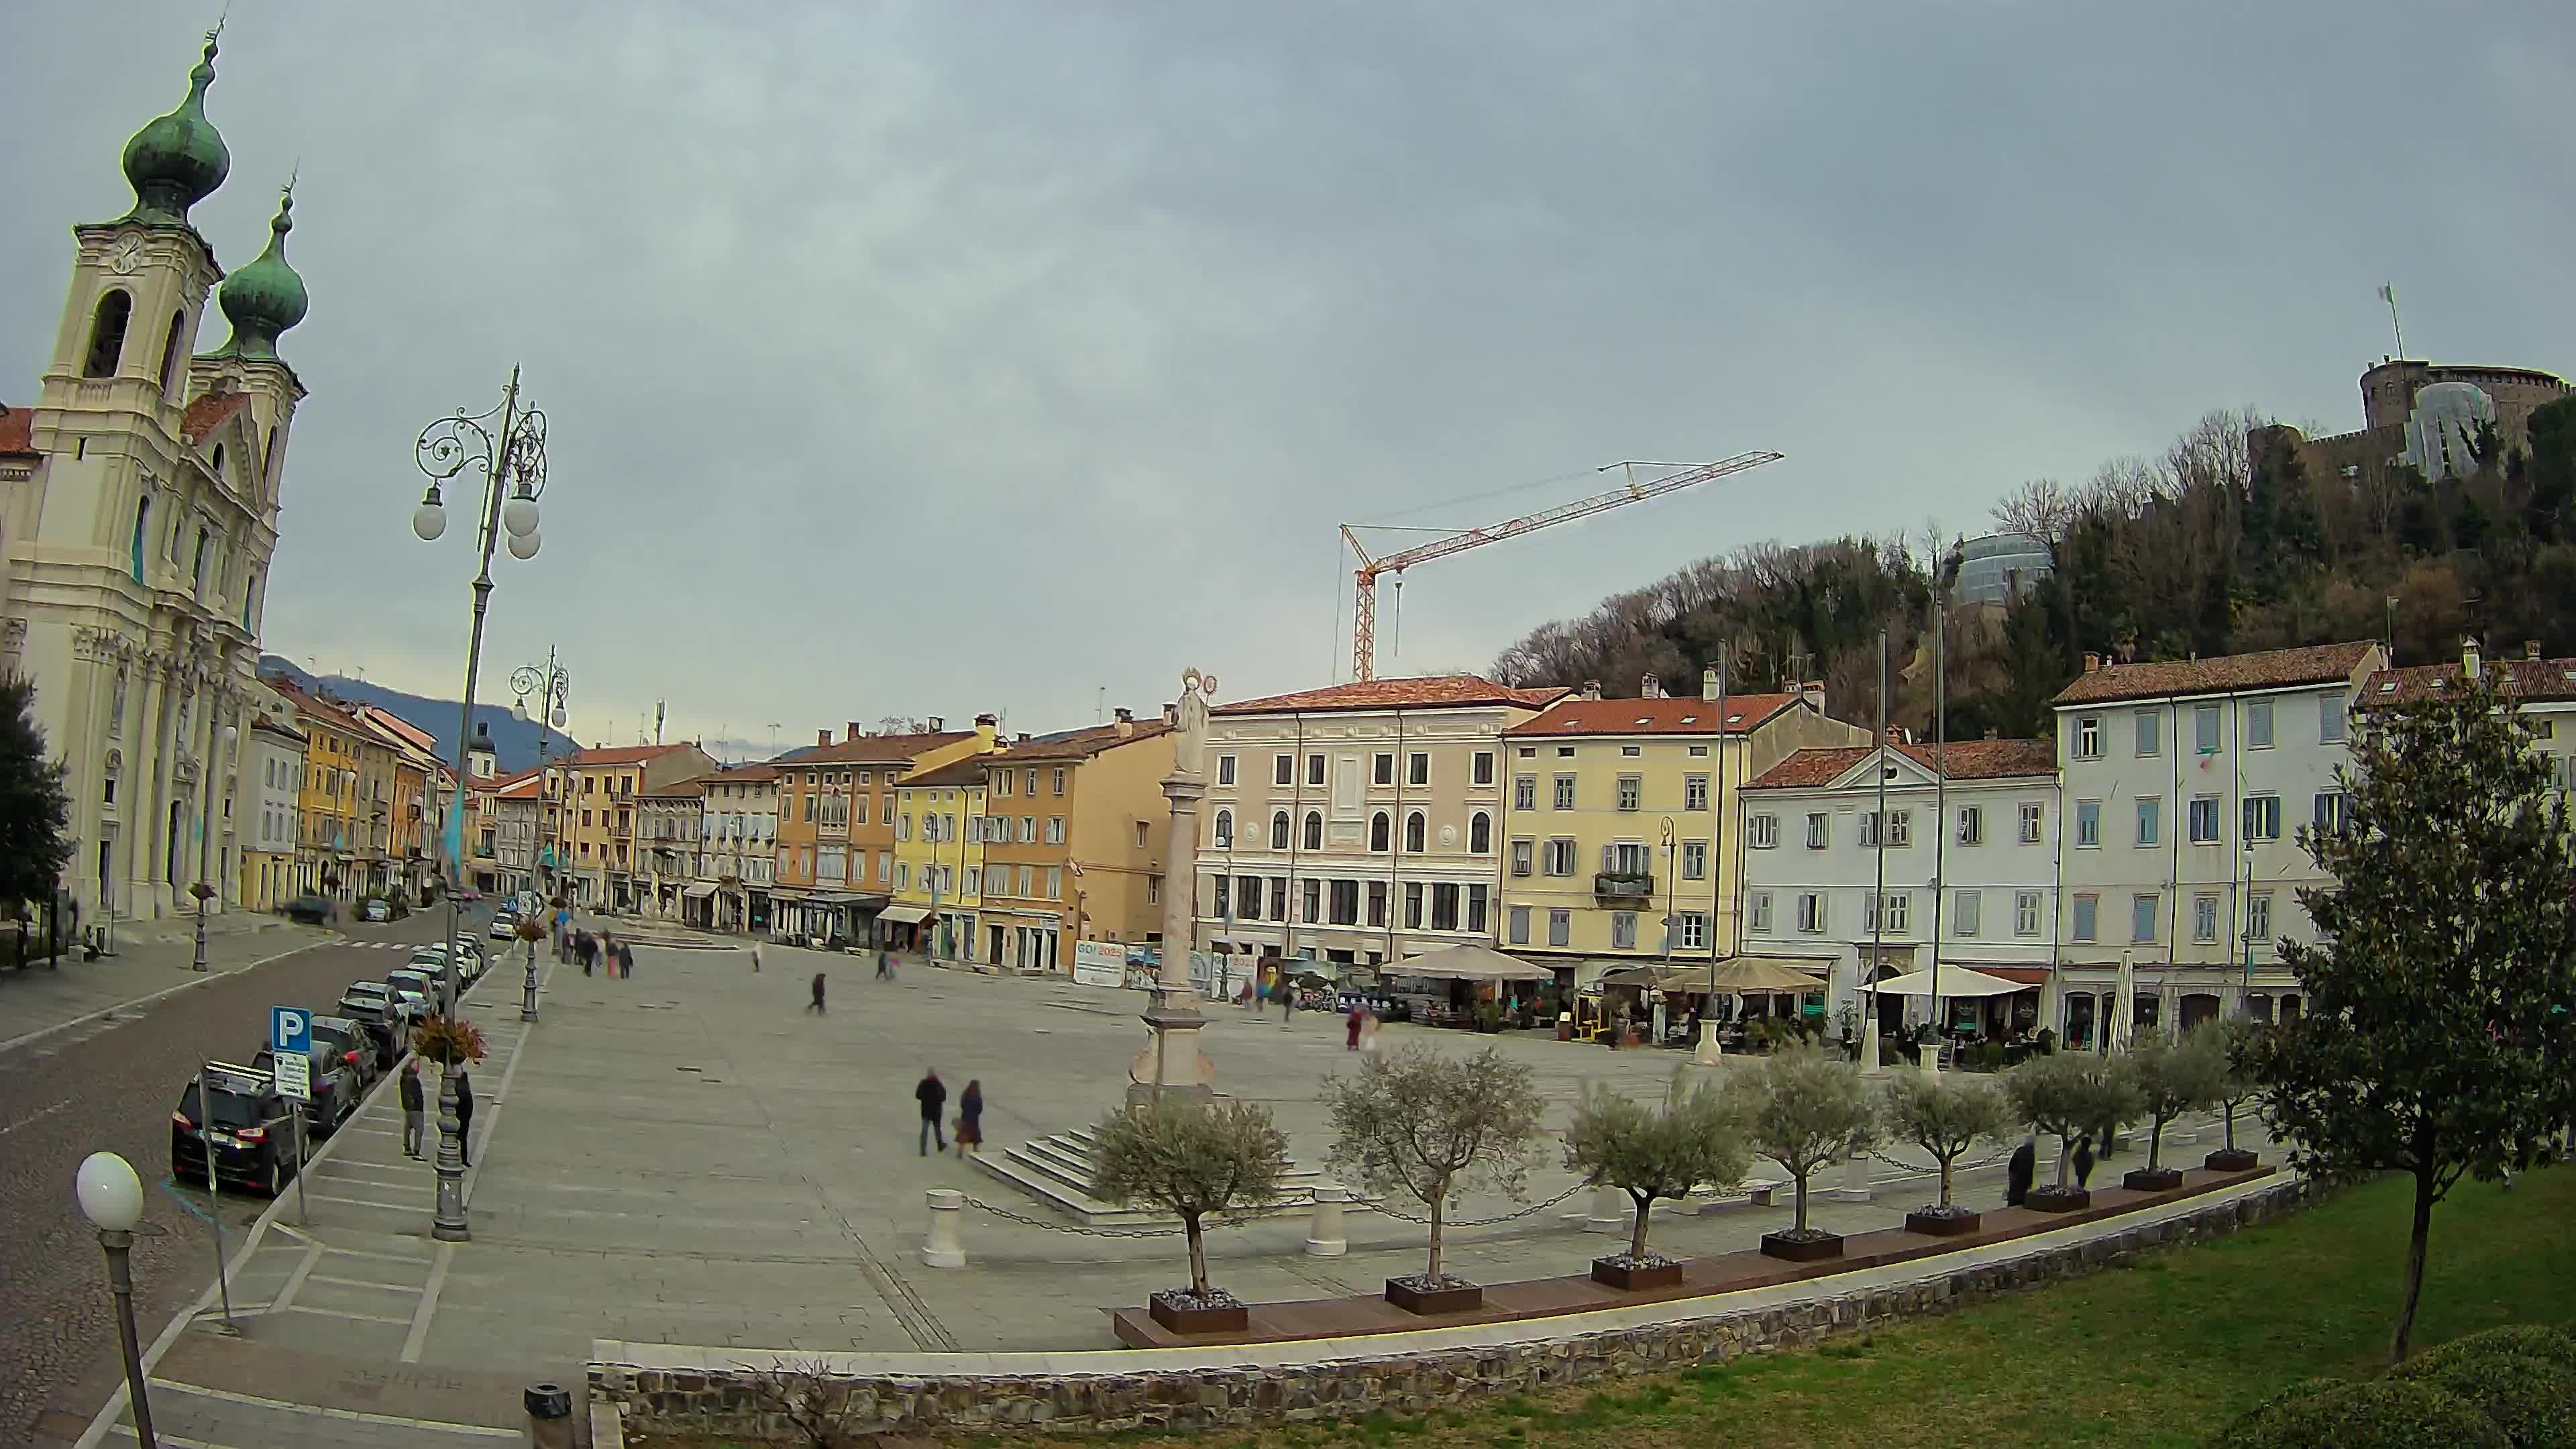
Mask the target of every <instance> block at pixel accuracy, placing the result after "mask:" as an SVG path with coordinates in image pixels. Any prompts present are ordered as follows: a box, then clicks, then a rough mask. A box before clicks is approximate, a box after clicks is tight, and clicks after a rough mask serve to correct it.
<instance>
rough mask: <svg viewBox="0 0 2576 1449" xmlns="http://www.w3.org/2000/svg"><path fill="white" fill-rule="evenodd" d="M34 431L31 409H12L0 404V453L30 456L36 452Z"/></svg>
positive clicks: (33, 415)
mask: <svg viewBox="0 0 2576 1449" xmlns="http://www.w3.org/2000/svg"><path fill="white" fill-rule="evenodd" d="M35 429H36V414H35V411H34V410H33V409H31V408H13V407H11V406H9V405H8V404H6V403H0V453H25V454H28V455H31V456H32V455H33V454H34V453H35V451H36V440H35Z"/></svg>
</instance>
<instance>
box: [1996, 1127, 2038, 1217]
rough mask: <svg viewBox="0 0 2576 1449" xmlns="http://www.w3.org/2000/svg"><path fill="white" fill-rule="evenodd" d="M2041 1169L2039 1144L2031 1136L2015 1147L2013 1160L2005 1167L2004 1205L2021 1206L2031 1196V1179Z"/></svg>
mask: <svg viewBox="0 0 2576 1449" xmlns="http://www.w3.org/2000/svg"><path fill="white" fill-rule="evenodd" d="M2038 1171H2039V1144H2038V1142H2037V1141H2036V1140H2035V1139H2033V1138H2029V1137H2024V1138H2023V1139H2022V1140H2021V1145H2020V1146H2019V1147H2016V1148H2014V1149H2013V1155H2012V1161H2011V1162H2010V1163H2008V1164H2006V1165H2005V1167H2004V1206H2005V1207H2020V1206H2021V1205H2022V1204H2023V1203H2024V1202H2025V1201H2027V1200H2028V1199H2029V1197H2030V1180H2031V1178H2032V1177H2034V1176H2036V1175H2037V1174H2038Z"/></svg>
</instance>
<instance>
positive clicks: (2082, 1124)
mask: <svg viewBox="0 0 2576 1449" xmlns="http://www.w3.org/2000/svg"><path fill="white" fill-rule="evenodd" d="M2128 1078H2129V1074H2128V1071H2127V1069H2126V1068H2124V1067H2123V1066H2121V1065H2120V1064H2119V1062H2118V1061H2117V1060H2115V1059H2111V1058H2105V1057H2102V1056H2099V1055H2096V1054H2095V1053H2092V1052H2067V1053H2062V1054H2060V1055H2057V1056H2049V1057H2035V1058H2033V1059H2031V1060H2030V1061H2026V1062H2024V1063H2022V1064H2021V1065H2020V1066H2017V1067H2015V1068H2013V1069H2012V1070H2011V1071H2010V1072H2007V1073H2005V1074H2004V1091H2005V1093H2006V1095H2007V1096H2008V1097H2009V1098H2010V1099H2011V1101H2012V1109H2013V1115H2014V1116H2015V1117H2018V1118H2020V1119H2021V1120H2022V1121H2024V1122H2027V1123H2029V1124H2030V1125H2031V1126H2032V1127H2033V1128H2035V1129H2037V1130H2039V1131H2041V1132H2046V1133H2050V1134H2051V1135H2053V1136H2055V1137H2056V1138H2057V1181H2056V1182H2054V1183H2051V1184H2046V1185H2043V1186H2040V1187H2035V1188H2032V1189H2031V1190H2030V1196H2029V1197H2028V1198H2027V1199H2026V1200H2025V1206H2028V1207H2030V1208H2031V1209H2032V1210H2034V1211H2037V1212H2044V1213H2071V1212H2075V1211H2077V1210H2078V1209H2081V1208H2087V1207H2090V1206H2092V1205H2093V1194H2091V1193H2090V1192H2087V1191H2085V1190H2084V1189H2083V1188H2081V1187H2078V1186H2076V1185H2075V1184H2074V1183H2073V1182H2070V1181H2068V1178H2069V1176H2070V1175H2071V1173H2072V1170H2073V1166H2074V1156H2075V1148H2074V1144H2075V1139H2076V1138H2078V1137H2081V1136H2083V1135H2084V1134H2085V1133H2087V1132H2091V1131H2092V1130H2094V1129H2095V1128H2097V1127H2099V1126H2101V1125H2102V1124H2103V1123H2105V1122H2120V1121H2124V1120H2126V1119H2128V1118H2131V1117H2134V1116H2136V1115H2137V1111H2138V1107H2137V1092H2136V1089H2135V1088H2134V1087H2132V1086H2131V1085H2130V1083H2129V1079H2128Z"/></svg>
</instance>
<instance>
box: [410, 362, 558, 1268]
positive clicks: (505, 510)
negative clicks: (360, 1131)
mask: <svg viewBox="0 0 2576 1449" xmlns="http://www.w3.org/2000/svg"><path fill="white" fill-rule="evenodd" d="M496 434H497V436H496ZM412 452H413V461H414V462H416V463H417V464H418V465H419V467H420V471H421V472H422V473H424V474H426V475H428V478H429V488H428V490H427V491H426V492H424V493H423V494H422V495H421V500H420V506H419V507H418V508H416V509H414V510H412V516H411V528H412V532H413V533H414V534H416V535H418V536H419V538H420V540H421V541H422V542H423V543H430V542H435V541H436V540H437V538H438V536H439V535H440V534H443V533H445V532H446V531H447V510H446V508H445V506H444V502H443V500H442V499H441V498H440V497H439V493H438V485H439V484H441V483H444V482H446V481H448V480H449V479H452V478H454V477H456V476H457V475H458V474H459V473H462V472H464V471H466V470H467V469H469V468H471V469H476V470H479V471H480V472H481V473H482V475H483V505H482V507H481V508H480V509H479V510H477V512H476V514H475V523H476V528H475V534H476V540H475V541H476V544H477V546H478V547H479V548H480V549H481V550H482V565H481V570H480V572H478V573H477V574H476V575H475V576H474V627H473V631H472V632H471V633H470V634H469V635H468V636H467V638H466V645H465V704H464V710H463V717H462V720H461V722H460V723H459V724H458V726H457V729H456V778H457V779H458V780H459V781H463V780H465V779H467V778H469V774H470V770H471V762H470V760H469V759H468V758H467V755H466V751H467V748H468V747H469V745H470V744H471V742H472V739H473V735H474V679H475V676H476V675H477V674H478V673H479V672H481V669H482V665H483V616H484V613H485V611H486V610H487V609H488V608H489V606H490V604H491V600H492V549H493V547H494V546H495V545H496V544H498V543H500V541H501V540H502V538H503V537H504V535H506V536H507V537H508V539H509V543H510V556H511V557H512V558H515V559H520V560H522V561H524V560H527V559H532V558H535V557H536V556H537V545H538V535H537V499H538V497H539V496H540V495H542V494H543V493H544V492H545V491H546V415H545V414H544V413H543V412H540V411H538V410H537V409H536V408H533V407H527V406H524V405H522V404H521V403H520V401H519V369H517V368H516V367H513V368H511V369H510V381H509V385H508V386H507V387H504V388H503V389H502V390H501V405H500V406H499V407H497V408H494V409H492V410H491V411H488V412H483V413H474V414H468V413H467V412H466V411H465V410H464V409H462V408H459V409H458V410H457V411H456V414H455V415H454V416H452V417H445V418H440V419H439V420H438V421H436V422H434V423H431V424H430V425H429V426H428V427H426V428H423V429H421V433H420V439H419V441H418V442H417V443H415V444H414V445H413V449H412ZM462 940H463V923H462V921H461V920H460V919H459V908H458V906H457V901H456V896H455V894H454V893H453V892H450V893H449V895H448V897H447V968H446V971H445V972H444V973H443V975H444V979H443V980H442V981H441V983H440V991H439V995H440V998H441V1010H442V1011H443V1012H444V1013H445V1014H446V1016H447V1018H448V1019H449V1020H450V1021H453V1020H454V1019H455V1017H456V958H457V954H458V952H459V951H461V950H462V949H463V948H462V946H461V945H460V942H461V941H462ZM462 1125H463V1124H462V1123H461V1122H460V1121H459V1120H458V1118H457V1115H456V1063H454V1062H453V1061H449V1062H442V1063H440V1064H439V1069H438V1203H437V1209H436V1212H435V1214H434V1216H433V1217H432V1218H431V1221H430V1229H429V1232H430V1236H431V1237H433V1238H436V1239H438V1240H440V1241H442V1242H450V1243H461V1242H464V1241H465V1240H467V1239H468V1238H471V1237H472V1236H473V1232H472V1231H471V1230H470V1229H469V1228H468V1227H467V1226H466V1222H465V1159H464V1143H463V1133H462Z"/></svg>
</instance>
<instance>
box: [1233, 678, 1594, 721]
mask: <svg viewBox="0 0 2576 1449" xmlns="http://www.w3.org/2000/svg"><path fill="white" fill-rule="evenodd" d="M1565 694H1566V691H1565V689H1564V688H1562V687H1561V686H1547V687H1543V688H1538V689H1515V688H1513V687H1512V686H1510V685H1508V684H1496V683H1495V682H1494V681H1492V680H1490V679H1487V678H1485V677H1484V676H1482V675H1478V674H1434V675H1427V676H1424V677H1422V678H1418V679H1367V680H1357V681H1354V682H1352V683H1349V684H1336V685H1332V686H1329V687H1327V688H1324V689H1308V690H1301V691H1299V692H1298V693H1295V694H1273V695H1269V696H1266V697H1264V698H1261V699H1244V700H1237V701H1235V702H1234V703H1231V704H1221V705H1218V706H1217V707H1216V708H1215V709H1214V710H1213V711H1211V713H1215V714H1287V713H1291V712H1296V713H1307V714H1318V713H1323V712H1325V711H1329V710H1360V709H1459V708H1466V707H1470V706H1474V705H1486V704H1515V705H1519V706H1521V707H1522V708H1524V709H1545V708H1546V707H1547V706H1549V705H1551V704H1553V703H1555V702H1556V701H1557V700H1559V699H1562V698H1564V697H1565Z"/></svg>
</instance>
